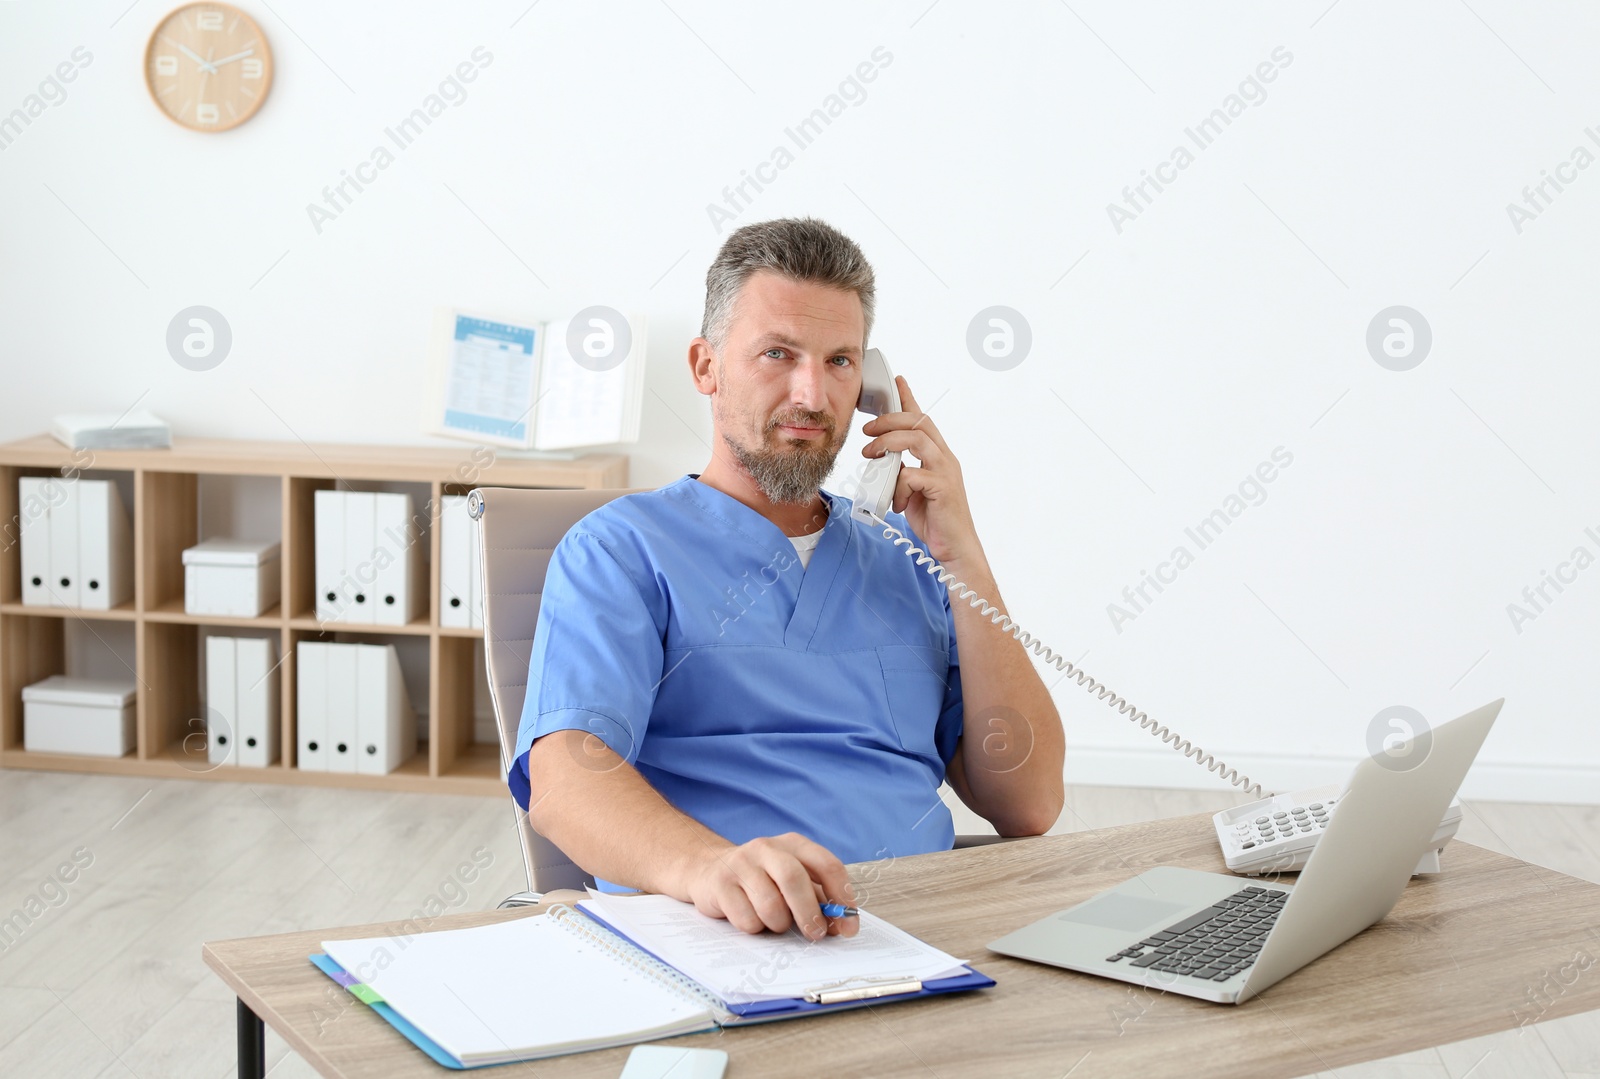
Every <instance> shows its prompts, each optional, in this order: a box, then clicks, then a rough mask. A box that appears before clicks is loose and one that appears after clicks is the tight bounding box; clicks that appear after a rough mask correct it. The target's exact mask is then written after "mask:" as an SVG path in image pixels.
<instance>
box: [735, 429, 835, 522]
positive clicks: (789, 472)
mask: <svg viewBox="0 0 1600 1079" xmlns="http://www.w3.org/2000/svg"><path fill="white" fill-rule="evenodd" d="M781 423H788V424H793V425H798V426H804V427H820V428H822V431H823V437H822V438H820V439H798V438H786V437H784V436H783V435H782V434H779V435H778V436H777V442H778V445H777V446H775V447H774V446H771V445H770V442H771V440H772V437H773V433H774V432H775V431H777V430H778V427H779V425H780V424H781ZM848 435H849V431H848V430H845V431H841V432H839V433H838V435H837V437H835V434H834V424H833V420H832V419H830V418H829V417H828V416H827V415H826V414H824V413H821V412H803V413H794V414H791V415H788V416H782V417H779V418H777V419H774V420H773V421H772V422H771V423H769V424H767V426H766V428H765V429H764V430H763V431H762V432H761V436H762V443H761V447H760V448H759V449H750V448H748V447H745V446H741V445H739V444H738V443H737V442H735V441H734V440H733V438H732V437H731V436H730V435H729V434H728V432H727V429H726V428H724V430H723V435H722V440H723V441H724V442H725V443H727V445H728V448H729V449H730V450H732V451H733V456H734V458H735V459H737V460H738V462H739V463H740V464H741V465H743V466H744V468H745V471H747V472H749V473H750V478H751V479H753V480H755V482H756V486H757V487H759V488H761V493H762V494H764V495H766V496H767V498H769V499H771V500H772V501H773V502H802V503H803V502H810V501H811V499H812V498H814V497H815V496H816V493H817V491H818V490H819V489H820V488H821V487H822V481H823V480H825V479H827V478H828V473H830V472H832V471H833V462H834V461H835V460H836V459H837V458H838V456H839V451H840V450H841V449H843V448H844V442H845V438H846V437H847V436H848Z"/></svg>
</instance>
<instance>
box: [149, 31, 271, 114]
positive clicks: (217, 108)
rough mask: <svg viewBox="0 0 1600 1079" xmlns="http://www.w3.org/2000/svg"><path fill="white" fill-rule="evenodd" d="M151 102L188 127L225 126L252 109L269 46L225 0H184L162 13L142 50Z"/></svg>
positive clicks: (263, 88)
mask: <svg viewBox="0 0 1600 1079" xmlns="http://www.w3.org/2000/svg"><path fill="white" fill-rule="evenodd" d="M144 81H145V86H146V87H148V88H149V90H150V96H151V98H152V99H154V101H155V103H156V106H157V107H158V108H159V109H160V110H161V111H162V112H164V113H166V114H167V116H169V117H171V118H172V119H173V120H175V121H177V122H178V123H180V124H182V125H183V126H184V127H186V128H189V129H190V130H191V131H226V130H228V129H229V128H231V127H237V126H239V125H240V124H242V123H244V122H245V121H246V120H248V119H250V117H252V116H254V115H255V114H256V110H257V109H259V108H261V103H262V102H263V101H265V100H266V99H267V90H268V88H269V87H270V86H271V85H272V50H271V49H270V48H269V47H268V46H267V39H266V38H265V37H263V36H262V34H261V28H260V27H258V26H257V25H256V24H255V21H254V20H253V19H251V18H250V16H248V15H246V14H245V13H244V12H242V11H240V10H239V9H238V8H236V7H233V6H232V5H230V4H219V3H199V4H185V5H184V6H183V7H180V8H178V9H176V10H175V11H173V12H172V13H171V14H169V15H168V16H167V17H166V18H165V19H162V20H161V22H160V24H159V25H157V26H156V28H155V31H154V32H153V33H151V35H150V44H149V45H147V46H146V47H145V52H144Z"/></svg>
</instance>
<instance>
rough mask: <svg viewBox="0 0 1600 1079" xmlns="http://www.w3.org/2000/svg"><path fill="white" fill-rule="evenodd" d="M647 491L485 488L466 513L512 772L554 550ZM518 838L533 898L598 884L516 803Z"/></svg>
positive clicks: (493, 688)
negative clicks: (608, 509) (590, 518)
mask: <svg viewBox="0 0 1600 1079" xmlns="http://www.w3.org/2000/svg"><path fill="white" fill-rule="evenodd" d="M641 490H649V488H626V489H624V488H610V489H605V490H586V491H558V490H526V489H523V488H517V487H480V488H477V489H476V490H474V491H472V493H471V494H470V496H469V499H468V505H469V508H470V511H471V513H472V516H473V517H474V518H475V519H476V520H477V522H478V543H479V544H480V548H479V549H480V551H481V553H482V560H481V565H482V576H483V646H484V658H485V660H486V666H487V667H488V674H489V694H490V696H491V698H492V699H493V700H494V718H495V724H496V726H498V727H499V729H500V764H501V773H502V774H504V773H505V772H507V771H508V770H509V769H510V767H511V760H512V755H513V754H514V753H515V752H516V747H517V728H518V726H519V725H520V723H521V721H522V702H523V699H524V698H525V697H526V696H527V691H528V661H529V657H530V655H531V653H532V650H533V630H534V627H535V625H536V624H537V623H538V621H539V602H540V599H541V597H542V596H543V593H544V578H545V572H546V571H547V570H548V569H549V568H550V556H551V554H552V553H553V552H554V551H555V548H556V544H558V543H560V542H561V537H563V536H565V535H566V534H567V531H568V529H570V528H571V527H572V526H573V525H575V524H577V523H578V521H579V520H581V519H582V518H583V517H584V516H586V515H587V514H588V513H589V512H590V511H592V510H595V509H598V508H599V507H601V506H603V505H605V504H606V503H607V502H609V501H611V500H612V499H613V498H618V497H621V496H622V495H626V494H633V493H634V492H635V491H641ZM512 806H513V808H514V809H515V810H516V816H517V834H518V836H519V837H520V838H521V840H522V856H523V859H524V861H525V862H526V864H527V869H528V890H529V891H533V892H547V891H550V890H552V889H555V888H582V887H584V886H585V885H586V884H593V882H594V879H593V878H592V877H590V876H589V875H588V874H586V873H585V872H584V871H583V870H582V869H580V868H578V867H577V866H576V865H573V864H572V860H571V859H570V858H568V857H567V856H566V855H565V854H563V853H561V849H560V848H559V847H557V846H556V845H555V844H554V843H552V842H550V841H549V840H548V839H546V838H545V837H544V836H542V835H540V834H539V833H538V832H536V831H534V830H533V826H532V825H531V824H530V823H528V815H527V814H526V813H524V812H523V811H522V807H521V806H518V805H516V803H515V801H513V802H512Z"/></svg>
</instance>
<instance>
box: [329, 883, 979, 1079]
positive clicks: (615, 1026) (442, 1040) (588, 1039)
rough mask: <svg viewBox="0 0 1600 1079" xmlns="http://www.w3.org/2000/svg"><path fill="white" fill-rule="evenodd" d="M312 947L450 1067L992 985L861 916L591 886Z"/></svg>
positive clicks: (354, 990)
mask: <svg viewBox="0 0 1600 1079" xmlns="http://www.w3.org/2000/svg"><path fill="white" fill-rule="evenodd" d="M322 947H323V949H324V951H325V953H326V954H322V955H313V956H311V957H310V959H311V962H312V963H314V964H316V965H317V967H318V968H319V969H321V970H322V971H323V972H324V973H326V974H327V975H328V976H329V977H331V978H333V979H334V980H335V981H337V982H338V983H339V984H341V985H343V986H344V987H345V988H346V989H348V990H349V991H350V993H351V994H353V995H354V996H355V997H357V998H358V999H359V1000H361V1001H363V1002H364V1003H366V1004H368V1005H370V1006H371V1007H372V1008H373V1010H374V1011H376V1012H377V1013H378V1014H379V1015H381V1016H382V1017H383V1018H384V1019H385V1020H387V1021H388V1022H389V1023H390V1024H391V1025H393V1026H394V1027H395V1028H396V1029H397V1030H399V1031H400V1032H401V1033H402V1034H404V1035H405V1036H406V1037H407V1038H409V1039H410V1040H411V1041H412V1042H413V1043H414V1044H415V1045H416V1046H417V1047H418V1048H419V1049H421V1050H422V1051H423V1052H425V1053H427V1054H428V1055H429V1056H430V1057H432V1058H433V1059H434V1060H435V1061H437V1062H438V1063H440V1064H443V1065H445V1066H446V1067H450V1068H474V1067H483V1066H487V1065H491V1064H505V1063H509V1062H511V1061H517V1060H535V1059H538V1058H540V1057H548V1056H558V1055H560V1054H563V1053H576V1052H582V1051H585V1050H589V1049H607V1048H611V1047H613V1046H618V1045H631V1044H633V1043H635V1042H644V1041H651V1040H654V1039H656V1038H667V1037H673V1036H675V1035H678V1034H691V1033H696V1032H699V1031H706V1030H715V1029H716V1028H717V1027H719V1026H722V1027H727V1026H738V1025H741V1024H745V1023H758V1022H766V1021H770V1020H774V1019H789V1018H796V1017H799V1016H804V1015H812V1014H816V1013H818V1012H826V1011H835V1010H839V1009H842V1008H855V1007H862V1006H864V1005H866V1004H872V1003H880V1002H882V1003H887V1002H891V1001H895V1000H908V999H911V998H913V997H919V996H929V995H932V994H937V993H950V992H958V991H961V990H965V989H981V988H985V987H988V986H992V985H994V984H995V983H994V979H992V978H989V977H986V976H985V975H983V974H980V973H978V972H977V971H975V970H973V969H972V968H971V967H969V966H967V965H966V964H965V963H963V962H961V961H960V960H959V959H956V958H954V957H953V956H950V955H947V954H945V953H944V952H942V951H939V950H938V949H937V948H933V947H931V946H929V945H927V944H925V943H923V942H922V941H920V940H918V939H917V938H916V937H913V936H911V935H910V934H909V933H906V932H904V931H902V930H900V929H897V928H895V927H894V926H892V925H890V924H889V923H888V922H885V921H883V920H882V919H881V918H876V917H874V916H873V915H872V914H870V913H869V912H866V911H862V913H861V930H860V932H859V933H858V934H857V935H856V936H855V937H850V938H845V937H827V938H825V939H823V940H821V941H816V942H812V941H807V940H806V939H805V938H804V937H802V936H801V935H800V934H799V933H798V932H795V931H792V930H791V931H790V932H788V933H781V934H779V933H763V934H759V935H751V934H746V933H743V932H741V931H740V930H738V929H737V928H735V927H734V926H732V925H729V924H728V923H727V922H725V921H722V920H721V919H716V918H708V917H706V916H705V915H703V914H701V913H700V912H699V911H697V910H695V909H694V907H693V906H691V905H690V904H687V903H681V902H679V901H678V900H676V899H672V898H670V897H668V896H655V895H643V896H610V895H601V894H599V893H591V898H589V899H585V900H580V901H579V902H578V903H577V904H575V905H574V906H570V907H569V906H557V907H554V908H552V909H551V910H550V911H549V912H548V913H546V914H544V915H542V916H531V917H526V918H518V919H514V920H511V921H505V922H496V923H493V924H491V925H484V926H478V927H475V928H472V929H451V930H444V931H440V932H432V933H419V934H416V935H415V936H410V937H367V938H363V939H358V940H328V941H323V942H322Z"/></svg>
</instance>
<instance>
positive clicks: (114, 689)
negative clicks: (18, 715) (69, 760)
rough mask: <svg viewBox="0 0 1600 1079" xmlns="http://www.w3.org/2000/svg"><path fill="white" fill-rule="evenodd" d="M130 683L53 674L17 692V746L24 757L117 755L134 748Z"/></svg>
mask: <svg viewBox="0 0 1600 1079" xmlns="http://www.w3.org/2000/svg"><path fill="white" fill-rule="evenodd" d="M133 698H134V684H133V683H132V682H131V681H126V680H123V679H120V678H68V677H66V676H65V675H60V674H57V675H52V676H51V677H49V678H46V679H45V680H44V681H43V682H35V683H34V684H33V685H31V686H24V687H23V688H22V748H24V749H26V750H27V751H28V752H29V753H81V754H85V755H88V756H92V757H121V756H124V755H125V754H127V753H128V752H129V751H130V750H132V749H133V712H134V709H133Z"/></svg>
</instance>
